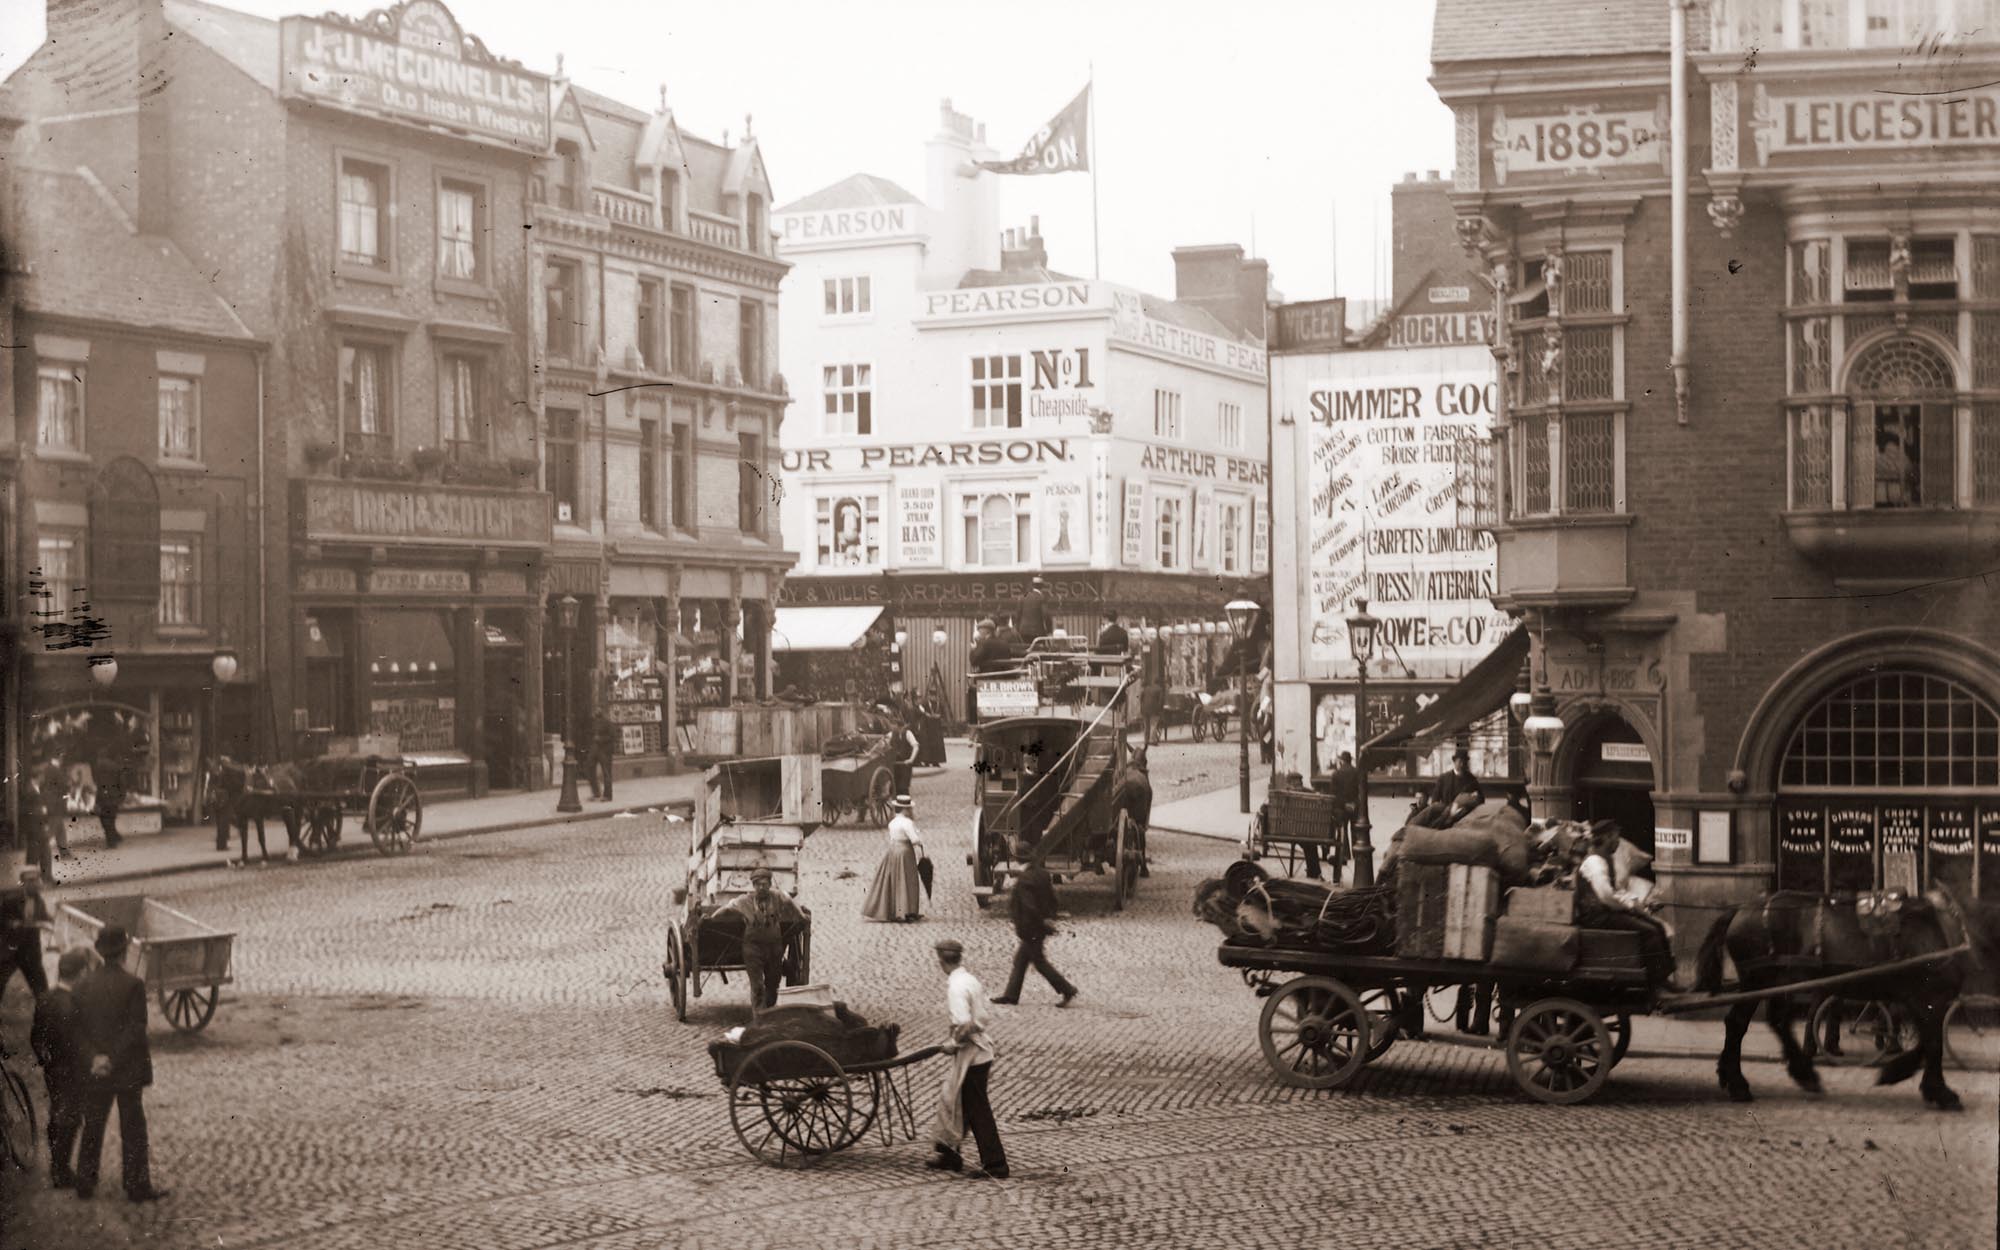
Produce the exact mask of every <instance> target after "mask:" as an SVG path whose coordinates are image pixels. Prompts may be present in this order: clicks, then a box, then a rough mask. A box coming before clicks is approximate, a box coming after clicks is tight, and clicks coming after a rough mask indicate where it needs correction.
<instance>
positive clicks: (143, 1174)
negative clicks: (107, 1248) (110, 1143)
mask: <svg viewBox="0 0 2000 1250" xmlns="http://www.w3.org/2000/svg"><path fill="white" fill-rule="evenodd" d="M127 945H128V940H127V938H126V936H125V930H124V929H123V928H121V927H120V926H118V925H115V924H114V925H106V926H104V928H103V930H102V931H101V932H99V933H98V935H97V953H98V955H99V956H101V957H102V958H103V960H104V966H103V967H101V968H99V969H98V970H97V971H95V972H93V973H91V974H90V975H89V976H87V977H85V978H84V979H83V983H82V984H81V985H79V986H77V989H76V1021H77V1037H78V1042H79V1045H78V1047H77V1056H78V1059H79V1061H80V1062H81V1063H82V1064H83V1065H84V1068H83V1138H82V1140H81V1141H80V1142H79V1143H78V1145H77V1159H76V1196H77V1197H79V1198H88V1197H90V1196H91V1195H92V1194H93V1193H95V1192H96V1190H97V1165H98V1156H99V1155H101V1154H103V1152H104V1125H105V1121H107V1120H108V1119H110V1117H111V1104H112V1103H113V1102H116V1103H117V1104H118V1137H119V1139H120V1141H121V1143H122V1144H123V1150H122V1151H121V1154H122V1156H123V1159H122V1171H123V1176H122V1179H123V1180H124V1182H125V1196H126V1197H127V1198H130V1199H131V1200H132V1201H134V1202H153V1201H155V1200H157V1199H160V1198H164V1197H165V1196H166V1195H165V1194H164V1193H162V1192H161V1191H160V1190H157V1189H154V1188H153V1176H152V1166H151V1162H150V1152H149V1151H148V1149H147V1140H146V1107H145V1102H144V1093H145V1089H146V1086H148V1085H151V1084H152V1083H153V1053H152V1051H151V1050H150V1049H148V1047H147V1045H146V983H145V982H143V981H141V980H140V979H139V978H138V977H135V976H133V975H132V974H131V973H129V972H127V971H125V968H124V965H123V962H122V961H123V960H124V958H125V948H126V946H127Z"/></svg>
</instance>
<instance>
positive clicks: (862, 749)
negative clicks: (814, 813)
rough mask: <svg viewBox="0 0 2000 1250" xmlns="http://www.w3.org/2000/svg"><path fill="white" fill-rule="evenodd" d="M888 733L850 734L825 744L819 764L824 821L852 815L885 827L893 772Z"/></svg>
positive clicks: (892, 793)
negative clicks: (890, 761)
mask: <svg viewBox="0 0 2000 1250" xmlns="http://www.w3.org/2000/svg"><path fill="white" fill-rule="evenodd" d="M892 741H893V739H892V738H891V737H890V735H888V734H851V735H848V736H846V737H842V738H836V739H833V740H832V741H830V742H828V743H827V744H826V747H825V749H824V750H823V752H822V755H823V759H822V761H821V764H820V806H821V809H822V811H823V812H824V814H825V816H826V819H827V823H829V824H832V823H834V822H836V821H840V820H844V819H846V818H847V817H849V816H853V817H855V818H856V819H857V820H858V821H859V822H860V823H862V824H864V825H875V826H879V827H881V828H887V827H888V825H889V816H890V810H889V803H890V800H892V799H894V798H895V797H896V774H895V770H894V768H893V767H892V766H891V765H890V763H889V751H890V744H891V742H892Z"/></svg>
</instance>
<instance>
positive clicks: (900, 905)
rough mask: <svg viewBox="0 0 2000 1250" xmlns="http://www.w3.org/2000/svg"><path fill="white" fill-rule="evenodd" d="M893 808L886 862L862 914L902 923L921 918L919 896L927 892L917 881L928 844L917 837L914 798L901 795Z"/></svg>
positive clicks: (877, 871)
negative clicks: (919, 862) (913, 813)
mask: <svg viewBox="0 0 2000 1250" xmlns="http://www.w3.org/2000/svg"><path fill="white" fill-rule="evenodd" d="M891 807H892V808H893V810H894V811H895V813H896V814H895V815H894V816H893V817H891V818H890V821H889V846H888V849H887V850H886V851H884V852H883V855H882V862H881V863H879V864H877V865H876V866H875V880H874V881H873V882H872V883H871V884H870V885H869V887H868V897H867V899H866V900H864V901H863V902H862V904H861V914H862V916H863V917H865V918H867V919H869V920H888V921H895V922H897V923H901V922H902V921H905V920H915V919H916V918H917V913H918V902H917V898H918V895H917V892H918V891H919V890H921V889H922V888H923V886H922V884H921V883H920V882H919V880H918V878H917V861H918V860H919V859H920V858H922V856H923V852H924V840H923V837H922V836H921V835H920V834H918V833H917V822H916V821H915V820H913V819H911V803H910V796H909V795H907V794H899V795H897V796H896V800H895V802H894V803H893V804H891Z"/></svg>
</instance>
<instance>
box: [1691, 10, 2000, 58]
mask: <svg viewBox="0 0 2000 1250" xmlns="http://www.w3.org/2000/svg"><path fill="white" fill-rule="evenodd" d="M1710 13H1711V20H1712V27H1711V30H1712V33H1711V35H1710V44H1709V46H1710V47H1711V48H1712V49H1713V50H1715V51H1717V52H1745V51H1749V50H1751V49H1753V48H1754V49H1758V50H1763V49H1780V48H1895V49H1899V50H1904V51H1920V50H1922V49H1924V48H1926V47H1934V46H1942V45H1944V44H1951V43H1957V42H1959V41H1962V40H1966V39H1974V38H1977V39H1991V38H1993V31H1994V30H1995V28H1996V18H2000V6H1996V5H1995V4H1994V2H1993V0H1719V2H1718V3H1715V4H1713V5H1712V6H1710Z"/></svg>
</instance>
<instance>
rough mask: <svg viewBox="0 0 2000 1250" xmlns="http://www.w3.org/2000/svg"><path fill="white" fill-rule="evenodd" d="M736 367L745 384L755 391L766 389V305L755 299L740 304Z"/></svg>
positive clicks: (737, 326) (737, 320) (737, 324)
mask: <svg viewBox="0 0 2000 1250" xmlns="http://www.w3.org/2000/svg"><path fill="white" fill-rule="evenodd" d="M736 368H737V371H738V372H739V373H741V374H742V376H743V385H744V386H747V387H749V388H750V389H751V390H753V391H760V390H763V389H764V306H763V305H762V304H760V303H758V302H757V301H756V300H754V299H746V300H743V301H741V302H740V304H739V305H738V309H737V318H736Z"/></svg>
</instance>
